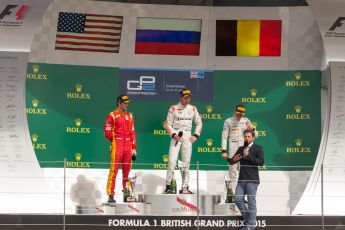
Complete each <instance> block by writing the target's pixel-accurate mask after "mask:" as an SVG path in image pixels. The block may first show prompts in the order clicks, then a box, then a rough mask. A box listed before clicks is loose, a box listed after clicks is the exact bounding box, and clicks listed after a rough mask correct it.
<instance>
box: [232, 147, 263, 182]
mask: <svg viewBox="0 0 345 230" xmlns="http://www.w3.org/2000/svg"><path fill="white" fill-rule="evenodd" d="M243 150H244V146H241V147H239V148H238V149H237V151H236V153H235V155H234V156H236V155H242V158H241V160H239V161H235V160H234V159H233V158H230V159H229V160H228V161H229V164H231V165H233V164H236V163H237V162H240V165H241V166H240V175H239V177H238V181H239V182H240V181H246V182H252V183H258V184H259V183H260V177H259V169H258V166H263V165H264V162H265V161H264V152H263V148H262V146H260V145H257V144H255V143H253V145H252V146H251V147H250V148H249V154H248V156H246V157H243Z"/></svg>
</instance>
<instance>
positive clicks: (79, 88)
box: [75, 84, 83, 93]
mask: <svg viewBox="0 0 345 230" xmlns="http://www.w3.org/2000/svg"><path fill="white" fill-rule="evenodd" d="M75 89H76V90H77V92H78V93H80V92H81V90H82V89H83V86H82V85H81V84H77V85H76V86H75Z"/></svg>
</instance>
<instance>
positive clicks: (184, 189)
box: [177, 160, 189, 194]
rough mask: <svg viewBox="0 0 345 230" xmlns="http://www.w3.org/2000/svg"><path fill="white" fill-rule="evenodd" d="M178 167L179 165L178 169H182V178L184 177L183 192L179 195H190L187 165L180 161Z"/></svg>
mask: <svg viewBox="0 0 345 230" xmlns="http://www.w3.org/2000/svg"><path fill="white" fill-rule="evenodd" d="M177 165H178V168H179V169H180V173H181V177H182V186H181V190H180V191H179V193H180V194H189V191H188V186H187V185H186V183H185V180H186V172H187V171H186V170H187V167H186V164H185V163H184V162H182V161H180V160H179V161H178V163H177Z"/></svg>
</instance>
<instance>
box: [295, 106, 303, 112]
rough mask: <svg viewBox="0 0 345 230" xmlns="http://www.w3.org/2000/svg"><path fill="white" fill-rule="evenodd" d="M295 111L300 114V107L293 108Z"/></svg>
mask: <svg viewBox="0 0 345 230" xmlns="http://www.w3.org/2000/svg"><path fill="white" fill-rule="evenodd" d="M295 111H296V113H300V112H301V111H302V106H300V105H296V106H295Z"/></svg>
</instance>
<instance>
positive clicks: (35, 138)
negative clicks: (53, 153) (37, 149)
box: [31, 134, 38, 142]
mask: <svg viewBox="0 0 345 230" xmlns="http://www.w3.org/2000/svg"><path fill="white" fill-rule="evenodd" d="M31 140H32V142H37V141H38V135H37V134H32V136H31Z"/></svg>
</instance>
